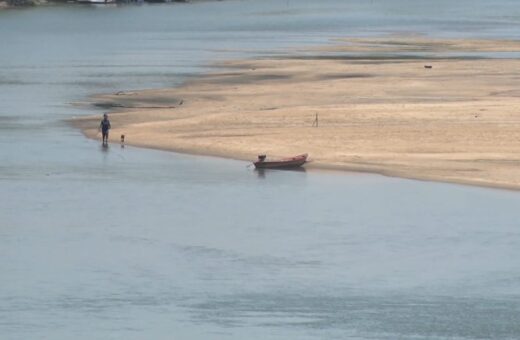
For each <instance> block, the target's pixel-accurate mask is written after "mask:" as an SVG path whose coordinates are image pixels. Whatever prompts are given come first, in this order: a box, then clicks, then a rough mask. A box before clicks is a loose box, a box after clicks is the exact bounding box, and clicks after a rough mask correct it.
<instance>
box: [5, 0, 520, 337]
mask: <svg viewBox="0 0 520 340" xmlns="http://www.w3.org/2000/svg"><path fill="white" fill-rule="evenodd" d="M519 12H520V9H519V8H518V6H516V2H515V1H496V2H493V3H491V2H489V1H459V2H456V3H452V2H451V1H439V2H435V3H434V2H431V1H430V2H427V1H382V0H380V1H339V0H336V1H333V0H327V1H274V0H270V1H225V2H210V3H200V4H188V5H180V4H175V5H159V6H128V7H107V8H104V7H88V6H87V7H72V6H63V7H49V8H34V9H29V10H21V11H4V12H0V259H1V260H0V273H1V280H0V337H1V338H6V339H28V338H30V339H33V338H50V339H70V338H75V339H92V338H100V339H107V338H109V339H110V338H117V339H119V338H121V339H150V338H152V339H171V338H180V339H244V338H248V339H334V338H337V339H345V338H351V339H446V338H455V339H488V338H496V339H508V338H509V339H514V338H519V337H520V326H519V325H520V288H519V287H520V285H519V284H518V283H519V280H520V263H519V262H518V260H517V259H518V258H519V257H520V232H519V229H518V226H519V225H520V215H519V214H518V210H517V209H518V206H519V204H520V195H519V194H518V193H517V192H509V191H501V190H492V189H482V188H473V187H465V186H457V185H450V184H439V183H428V182H418V181H408V180H401V179H394V178H385V177H381V176H372V175H363V174H344V173H328V172H316V171H307V172H287V171H278V172H277V171H266V172H265V173H257V172H255V171H252V170H251V169H248V168H247V167H246V165H247V163H244V162H237V161H230V160H222V159H216V158H209V157H195V156H188V155H179V154H174V153H167V152H160V151H151V150H142V149H138V148H132V147H126V148H124V149H121V148H120V147H119V146H118V145H111V146H110V147H109V148H108V149H103V148H101V146H100V143H99V141H92V140H87V139H85V138H84V137H83V136H82V135H81V134H80V132H78V131H76V130H74V129H72V128H70V127H69V126H67V125H66V124H65V123H64V122H63V120H64V119H67V118H70V117H73V116H78V115H83V114H101V111H97V110H96V109H94V108H83V109H81V108H77V107H75V106H72V105H70V103H72V102H75V101H81V100H85V98H87V96H89V95H92V94H96V93H106V92H116V91H121V90H132V89H140V88H157V87H165V86H174V85H177V84H180V83H181V82H182V81H184V80H185V79H188V78H189V77H192V76H195V75H196V74H199V73H201V72H205V71H207V70H208V69H209V68H211V62H212V61H215V60H223V59H228V58H236V57H248V56H254V55H261V54H263V53H271V51H275V52H276V53H283V51H284V50H285V49H287V48H291V47H297V46H303V45H310V44H321V43H327V41H328V39H329V38H333V37H340V36H341V37H343V36H366V35H381V34H388V33H395V32H398V33H399V32H400V33H403V32H404V33H417V32H418V33H423V34H427V35H432V36H440V37H443V36H449V37H452V36H455V37H465V36H471V37H496V38H511V37H517V36H518V33H519V23H520V21H519V14H520V13H519Z"/></svg>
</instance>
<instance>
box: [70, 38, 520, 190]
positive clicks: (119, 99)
mask: <svg viewBox="0 0 520 340" xmlns="http://www.w3.org/2000/svg"><path fill="white" fill-rule="evenodd" d="M518 51H520V43H519V42H516V41H478V40H471V41H469V40H431V39H425V38H420V37H406V38H398V37H389V38H385V39H349V40H342V41H340V42H338V44H335V45H333V46H330V47H327V48H323V47H320V48H314V49H308V50H301V51H297V52H295V53H290V54H287V55H280V56H272V57H267V58H260V59H248V60H237V61H229V62H225V63H221V64H219V65H218V66H220V67H222V69H221V70H218V71H217V72H215V73H212V74H208V75H204V76H201V77H199V78H197V79H192V80H189V81H187V82H186V83H185V84H183V85H182V86H180V87H178V88H173V89H163V90H148V91H138V92H120V93H117V94H112V95H102V96H98V97H96V98H94V102H95V105H98V106H101V107H106V108H110V109H111V110H113V111H114V112H113V113H112V114H111V120H112V125H113V126H114V128H113V130H112V133H111V141H112V142H116V141H118V140H119V136H120V135H121V134H125V136H126V141H127V143H129V144H132V145H137V146H142V147H149V148H157V149H165V150H172V151H178V152H186V153H194V154H205V155H215V156H222V157H230V158H236V159H244V160H251V159H254V158H255V157H256V155H257V154H260V153H266V154H268V155H270V156H284V155H293V154H298V153H303V152H308V153H309V154H310V156H311V158H312V159H313V161H314V162H313V163H312V164H311V166H312V167H320V168H331V169H343V170H351V171H352V170H353V171H368V172H374V173H380V174H384V175H388V176H398V177H405V178H415V179H424V180H435V181H444V182H456V183H464V184H471V185H480V186H491V187H501V188H509V189H520V112H518V109H517V108H518V107H519V104H520V90H518V89H519V88H520V77H519V74H518V72H519V71H518V70H519V69H520V68H519V66H520V60H518V59H513V58H511V59H492V58H484V57H483V55H482V54H480V55H475V54H474V53H475V52H480V53H482V52H486V53H494V52H518ZM316 114H318V119H319V124H318V125H319V126H318V127H313V122H314V120H315V117H316ZM98 120H99V117H86V118H79V119H76V120H74V121H73V125H74V126H76V127H78V128H81V129H82V130H83V131H84V133H85V134H86V135H87V136H88V137H91V138H95V137H96V134H97V129H96V128H97V124H98Z"/></svg>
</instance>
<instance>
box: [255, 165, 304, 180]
mask: <svg viewBox="0 0 520 340" xmlns="http://www.w3.org/2000/svg"><path fill="white" fill-rule="evenodd" d="M254 171H255V172H256V174H257V176H258V178H265V176H266V174H267V173H273V172H280V171H284V172H307V170H305V168H303V167H299V168H292V169H283V168H280V169H262V168H260V169H254Z"/></svg>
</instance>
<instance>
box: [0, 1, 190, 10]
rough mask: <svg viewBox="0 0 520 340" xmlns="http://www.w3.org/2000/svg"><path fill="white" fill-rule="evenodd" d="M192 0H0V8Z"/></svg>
mask: <svg viewBox="0 0 520 340" xmlns="http://www.w3.org/2000/svg"><path fill="white" fill-rule="evenodd" d="M192 1H193V0H191V1H190V0H0V9H2V8H10V7H24V6H25V7H28V6H36V5H44V4H53V3H70V4H74V3H143V2H154V3H157V2H192Z"/></svg>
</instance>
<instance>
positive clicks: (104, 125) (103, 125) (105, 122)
mask: <svg viewBox="0 0 520 340" xmlns="http://www.w3.org/2000/svg"><path fill="white" fill-rule="evenodd" d="M110 127H111V126H110V121H109V120H108V115H107V114H106V113H105V114H103V120H102V121H101V123H100V124H99V129H100V130H101V134H102V135H103V145H108V130H110Z"/></svg>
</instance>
